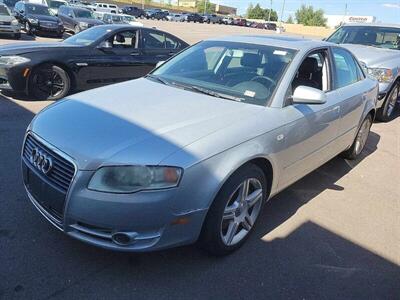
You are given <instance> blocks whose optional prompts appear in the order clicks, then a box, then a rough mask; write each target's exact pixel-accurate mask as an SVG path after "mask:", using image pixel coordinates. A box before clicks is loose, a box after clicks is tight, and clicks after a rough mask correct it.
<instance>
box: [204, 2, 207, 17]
mask: <svg viewBox="0 0 400 300" xmlns="http://www.w3.org/2000/svg"><path fill="white" fill-rule="evenodd" d="M206 12H207V0H204V14H206Z"/></svg>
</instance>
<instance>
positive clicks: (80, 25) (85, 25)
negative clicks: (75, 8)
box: [79, 22, 88, 28]
mask: <svg viewBox="0 0 400 300" xmlns="http://www.w3.org/2000/svg"><path fill="white" fill-rule="evenodd" d="M79 27H81V28H82V27H83V28H86V27H88V23H86V22H79Z"/></svg>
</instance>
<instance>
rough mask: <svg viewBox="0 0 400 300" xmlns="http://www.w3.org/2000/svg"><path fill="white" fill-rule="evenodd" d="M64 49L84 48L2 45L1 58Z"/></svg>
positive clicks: (43, 44) (20, 44)
mask: <svg viewBox="0 0 400 300" xmlns="http://www.w3.org/2000/svg"><path fill="white" fill-rule="evenodd" d="M59 47H62V48H63V49H65V48H67V47H69V48H76V47H82V46H79V45H69V44H66V43H62V42H52V43H40V42H20V43H15V44H8V45H2V46H1V47H0V56H2V55H21V54H25V53H30V52H36V51H43V50H48V49H54V48H59Z"/></svg>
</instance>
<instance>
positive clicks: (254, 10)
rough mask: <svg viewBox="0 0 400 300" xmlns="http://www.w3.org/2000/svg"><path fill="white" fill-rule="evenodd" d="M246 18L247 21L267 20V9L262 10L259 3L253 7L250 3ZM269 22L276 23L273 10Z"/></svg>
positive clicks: (276, 17) (276, 19)
mask: <svg viewBox="0 0 400 300" xmlns="http://www.w3.org/2000/svg"><path fill="white" fill-rule="evenodd" d="M246 16H247V18H249V19H261V20H268V16H269V9H265V8H262V7H261V6H260V4H259V3H257V4H256V5H255V6H253V4H251V3H250V4H249V6H248V8H247V13H246ZM270 21H278V14H277V13H276V11H274V10H271V19H270Z"/></svg>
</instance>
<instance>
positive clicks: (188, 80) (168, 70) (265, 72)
mask: <svg viewBox="0 0 400 300" xmlns="http://www.w3.org/2000/svg"><path fill="white" fill-rule="evenodd" d="M295 53H296V51H295V50H292V49H285V48H278V47H272V46H263V45H251V44H245V43H237V42H221V41H206V42H202V43H199V44H197V45H195V46H193V47H191V48H189V49H188V50H186V51H184V52H182V53H181V54H179V55H177V56H175V57H174V58H173V59H171V60H170V61H168V62H166V63H165V64H163V65H162V66H161V67H159V68H158V69H156V70H155V71H154V72H153V73H152V74H151V75H150V76H149V79H153V80H154V79H158V81H159V82H163V83H165V84H171V85H175V86H177V87H180V88H185V89H189V90H192V91H194V92H200V93H204V94H208V95H211V96H215V97H218V98H226V99H230V100H235V101H240V102H246V103H252V104H257V105H266V103H267V102H268V100H269V99H270V97H271V96H272V94H273V92H274V90H275V89H276V87H277V85H278V82H279V80H280V79H281V77H282V75H283V73H284V71H285V70H286V68H287V66H288V65H289V64H290V63H291V61H292V59H293V57H294V55H295Z"/></svg>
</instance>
